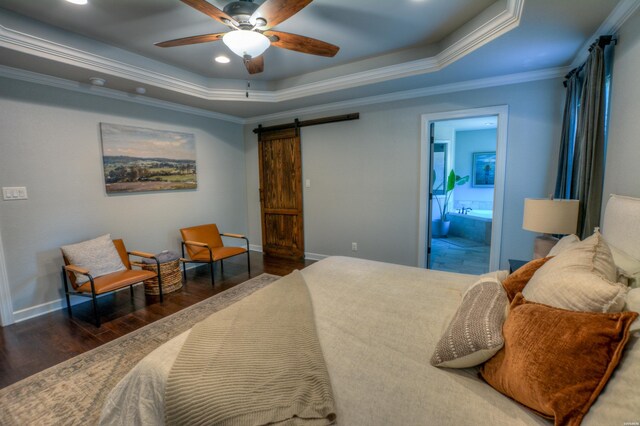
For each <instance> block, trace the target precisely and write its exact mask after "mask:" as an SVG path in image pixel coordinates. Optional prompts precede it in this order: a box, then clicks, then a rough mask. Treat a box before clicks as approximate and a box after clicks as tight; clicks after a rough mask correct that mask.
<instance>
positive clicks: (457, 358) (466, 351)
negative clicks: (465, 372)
mask: <svg viewBox="0 0 640 426" xmlns="http://www.w3.org/2000/svg"><path fill="white" fill-rule="evenodd" d="M508 306H509V299H508V298H507V293H506V292H505V291H504V288H503V287H502V284H501V283H500V282H499V281H498V280H497V279H494V278H491V277H482V278H480V280H479V281H478V282H477V283H475V284H474V285H472V286H471V287H469V289H468V290H467V292H466V293H465V294H464V296H463V297H462V302H461V303H460V306H459V307H458V310H457V311H456V313H455V315H454V316H453V319H452V320H451V322H450V323H449V326H448V327H447V329H446V330H445V332H444V334H443V335H442V337H441V338H440V340H439V341H438V343H437V344H436V348H435V350H434V352H433V355H432V357H431V361H430V362H431V365H433V366H436V367H448V368H467V367H473V366H475V365H479V364H482V363H483V362H485V361H487V360H488V359H489V358H491V357H492V356H494V355H495V354H496V353H497V352H498V351H499V350H500V349H502V347H503V346H504V338H503V337H502V325H503V324H504V321H505V319H506V315H507V308H508Z"/></svg>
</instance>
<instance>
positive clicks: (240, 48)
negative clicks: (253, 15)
mask: <svg viewBox="0 0 640 426" xmlns="http://www.w3.org/2000/svg"><path fill="white" fill-rule="evenodd" d="M222 41H223V42H224V44H226V45H227V46H228V47H229V49H231V51H232V52H233V53H235V54H236V55H238V56H240V57H241V58H244V57H245V56H249V57H250V58H257V57H258V56H260V55H262V54H263V53H264V51H265V50H267V49H268V48H269V46H270V45H271V41H269V39H268V38H267V36H265V35H264V34H260V33H258V32H255V31H250V30H236V31H229V32H228V33H226V34H225V35H224V36H223V37H222Z"/></svg>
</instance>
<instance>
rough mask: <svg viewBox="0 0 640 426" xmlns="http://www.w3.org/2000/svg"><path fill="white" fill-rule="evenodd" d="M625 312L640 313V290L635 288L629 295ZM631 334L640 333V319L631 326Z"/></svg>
mask: <svg viewBox="0 0 640 426" xmlns="http://www.w3.org/2000/svg"><path fill="white" fill-rule="evenodd" d="M624 310H625V311H632V312H639V313H640V288H633V289H631V290H629V293H627V303H626V305H625V307H624ZM629 331H630V332H631V333H635V332H636V331H640V317H638V318H636V320H635V321H634V322H633V323H632V324H631V328H630V329H629Z"/></svg>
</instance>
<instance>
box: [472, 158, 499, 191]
mask: <svg viewBox="0 0 640 426" xmlns="http://www.w3.org/2000/svg"><path fill="white" fill-rule="evenodd" d="M471 164H472V172H471V176H472V181H471V186H472V187H474V188H493V187H494V186H495V179H496V152H495V151H485V152H474V153H473V154H472V163H471Z"/></svg>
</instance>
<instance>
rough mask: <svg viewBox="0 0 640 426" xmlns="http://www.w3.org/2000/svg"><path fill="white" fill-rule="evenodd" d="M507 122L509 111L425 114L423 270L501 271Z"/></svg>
mask: <svg viewBox="0 0 640 426" xmlns="http://www.w3.org/2000/svg"><path fill="white" fill-rule="evenodd" d="M506 118H507V108H506V107H493V108H482V109H479V110H466V111H458V112H453V113H446V114H431V115H429V116H428V117H427V116H423V127H424V128H423V138H424V139H426V140H425V141H423V158H422V160H421V169H423V170H422V173H423V175H424V176H423V179H422V180H423V181H424V182H421V185H420V186H421V192H423V193H426V194H425V196H424V200H422V199H421V213H420V214H421V216H422V217H423V218H421V222H422V220H423V221H424V228H422V227H421V234H422V233H424V234H422V235H421V244H422V242H424V249H423V250H422V253H421V255H423V256H424V260H422V261H421V259H419V264H420V266H424V267H427V268H429V269H436V270H442V271H451V272H459V273H467V274H482V273H486V272H489V271H491V270H496V269H498V267H499V263H500V241H501V234H502V200H503V195H504V169H505V167H504V161H505V157H506V155H505V154H506ZM425 157H426V158H425ZM423 202H424V208H422V203H423Z"/></svg>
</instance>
